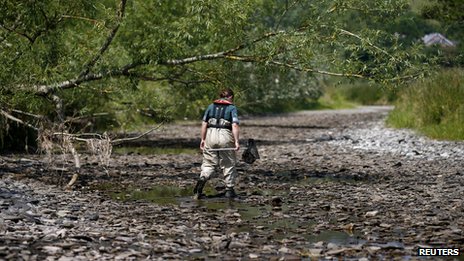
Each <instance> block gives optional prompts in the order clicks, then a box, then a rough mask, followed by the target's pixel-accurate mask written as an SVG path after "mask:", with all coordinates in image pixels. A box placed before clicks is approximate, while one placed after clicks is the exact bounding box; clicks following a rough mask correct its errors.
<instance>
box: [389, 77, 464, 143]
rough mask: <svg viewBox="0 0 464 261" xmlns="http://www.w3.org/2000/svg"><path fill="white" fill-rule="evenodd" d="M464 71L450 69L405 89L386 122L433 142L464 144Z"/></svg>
mask: <svg viewBox="0 0 464 261" xmlns="http://www.w3.org/2000/svg"><path fill="white" fill-rule="evenodd" d="M463 101H464V71H463V70H459V69H451V70H446V71H442V72H440V73H438V74H437V75H435V76H434V77H432V78H428V79H424V80H422V81H419V82H416V83H414V84H413V85H411V86H409V87H407V88H405V89H404V90H403V91H402V92H401V94H400V97H399V99H398V101H397V103H396V106H395V109H394V110H393V111H392V112H391V113H390V115H389V117H388V119H387V122H388V124H389V125H391V126H393V127H397V128H413V129H416V130H418V131H420V132H422V133H424V134H425V135H427V136H429V137H431V138H436V139H448V140H464V103H463Z"/></svg>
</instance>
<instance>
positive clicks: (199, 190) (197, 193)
mask: <svg viewBox="0 0 464 261" xmlns="http://www.w3.org/2000/svg"><path fill="white" fill-rule="evenodd" d="M205 184H206V179H205V178H204V177H200V178H199V179H198V181H197V184H196V185H195V188H194V189H193V199H200V198H201V197H202V196H203V188H204V187H205Z"/></svg>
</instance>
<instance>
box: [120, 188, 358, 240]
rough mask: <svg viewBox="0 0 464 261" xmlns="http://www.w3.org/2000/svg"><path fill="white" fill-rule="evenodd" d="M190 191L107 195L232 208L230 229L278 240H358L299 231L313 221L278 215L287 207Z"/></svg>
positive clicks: (212, 208)
mask: <svg viewBox="0 0 464 261" xmlns="http://www.w3.org/2000/svg"><path fill="white" fill-rule="evenodd" d="M192 190H193V188H192V187H185V188H180V187H176V186H156V187H153V188H152V189H150V190H147V191H142V190H137V189H135V190H129V191H123V192H118V193H111V197H112V198H114V199H117V200H147V201H150V202H153V203H156V204H159V205H169V204H174V205H178V206H180V207H184V208H198V207H204V208H207V209H208V210H209V211H211V212H216V211H217V212H223V211H225V210H233V211H236V212H237V213H239V214H240V219H242V221H243V222H242V223H241V224H239V225H237V226H236V227H235V228H234V229H232V231H235V232H249V233H253V231H255V230H268V231H269V236H270V237H273V238H275V239H279V240H280V239H284V238H289V237H302V238H304V239H305V240H306V241H307V242H308V243H316V242H319V241H324V242H328V243H334V244H337V245H344V244H357V243H359V242H360V239H359V238H358V237H356V235H352V234H349V233H347V232H343V231H330V230H327V231H321V232H320V233H318V234H310V233H307V234H304V233H303V234H302V233H301V231H299V230H300V229H301V228H304V229H308V230H309V229H310V228H311V227H312V226H313V225H315V224H316V222H315V221H312V220H307V221H301V220H300V221H297V220H295V219H294V218H292V217H284V216H281V215H280V213H283V212H288V211H289V209H288V208H289V206H283V207H282V208H278V209H277V210H276V209H275V208H272V207H271V206H270V205H264V206H255V205H253V204H250V203H247V202H244V201H241V200H240V199H235V200H230V199H226V198H224V197H222V195H221V194H220V193H219V194H214V193H213V192H212V189H211V188H209V189H208V190H206V195H207V197H206V198H205V199H201V200H194V199H192ZM264 193H266V191H264ZM272 194H275V193H272Z"/></svg>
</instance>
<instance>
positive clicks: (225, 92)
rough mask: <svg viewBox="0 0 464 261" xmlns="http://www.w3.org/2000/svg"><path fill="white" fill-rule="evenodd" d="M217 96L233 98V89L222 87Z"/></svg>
mask: <svg viewBox="0 0 464 261" xmlns="http://www.w3.org/2000/svg"><path fill="white" fill-rule="evenodd" d="M219 97H221V98H225V99H228V100H232V99H233V98H234V91H232V89H230V88H226V89H223V90H222V91H221V92H220V93H219Z"/></svg>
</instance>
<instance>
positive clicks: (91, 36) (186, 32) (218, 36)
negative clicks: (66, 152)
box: [0, 0, 434, 132]
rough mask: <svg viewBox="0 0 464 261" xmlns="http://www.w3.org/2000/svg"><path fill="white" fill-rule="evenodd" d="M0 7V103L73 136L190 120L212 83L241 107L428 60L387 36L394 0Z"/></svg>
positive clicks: (401, 6) (399, 73) (398, 13)
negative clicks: (327, 80) (326, 80)
mask: <svg viewBox="0 0 464 261" xmlns="http://www.w3.org/2000/svg"><path fill="white" fill-rule="evenodd" d="M0 15H1V19H0V59H1V60H2V61H3V63H2V64H0V83H1V84H0V103H1V108H0V109H1V110H3V111H5V112H8V113H10V114H13V111H14V110H21V111H24V112H27V113H32V114H37V115H42V116H45V118H47V119H48V120H50V121H52V122H55V123H60V124H65V125H66V126H67V127H68V128H70V129H71V130H72V131H73V132H79V131H99V130H106V129H111V128H120V127H122V128H133V127H134V124H143V123H150V124H151V123H153V122H159V121H162V120H172V119H177V118H196V119H198V118H199V117H200V116H201V113H202V112H203V110H204V108H205V106H206V105H207V104H208V103H210V102H211V100H213V99H214V98H216V95H217V91H218V90H219V89H221V88H223V87H232V88H234V90H235V91H236V93H237V103H238V105H239V106H240V108H241V109H242V112H244V113H263V112H270V111H287V110H294V109H299V108H308V106H311V104H314V102H315V100H317V99H318V98H319V97H320V96H321V95H322V89H321V87H320V86H319V82H320V81H321V79H322V78H323V77H326V76H327V75H329V76H337V77H346V78H350V79H359V78H361V79H365V80H369V81H374V82H377V83H378V84H383V85H390V86H396V85H398V84H402V83H404V82H407V81H410V80H412V79H416V78H420V77H423V76H424V75H426V74H427V73H428V71H429V70H430V69H431V68H433V62H434V61H433V59H429V58H430V57H428V56H426V55H425V53H424V50H423V49H422V47H421V45H419V44H416V43H414V42H411V41H412V39H411V38H408V39H406V38H402V37H400V36H399V35H397V34H394V32H396V29H397V28H400V27H402V25H404V24H408V21H409V20H408V19H409V18H410V16H411V12H410V11H409V9H408V5H407V1H406V0H390V1H382V0H375V1H365V0H336V1H333V0H321V1H286V0H277V1H270V0H246V1H243V0H230V1H222V0H186V1H161V0H151V1H143V0H132V1H126V0H103V1H102V0H99V1H97V0H76V1H62V0H59V1H55V0H44V1H22V2H18V1H13V0H5V1H3V3H2V5H1V6H0ZM411 19H413V20H412V22H410V23H409V24H408V25H409V27H410V28H409V29H408V30H407V32H406V31H402V32H401V33H408V34H409V32H414V34H412V35H414V36H416V35H418V34H419V32H416V31H417V30H418V28H413V24H414V23H415V21H417V19H418V18H417V17H414V18H411ZM60 101H62V105H63V106H62V107H60V105H61V104H60ZM26 115H27V114H18V115H16V116H21V117H20V118H21V120H23V121H27V122H31V123H33V124H35V123H36V122H35V121H34V119H31V118H30V116H26ZM59 115H64V119H61V117H59ZM60 121H62V122H60Z"/></svg>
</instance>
